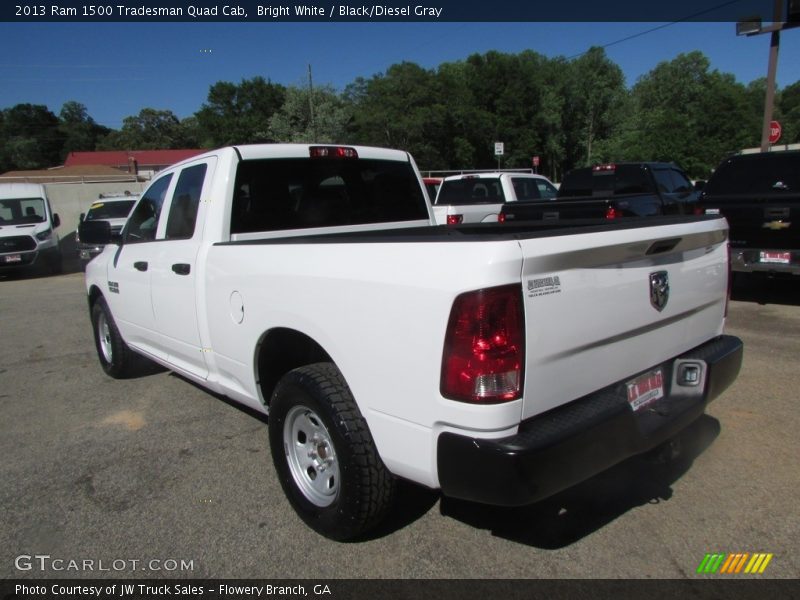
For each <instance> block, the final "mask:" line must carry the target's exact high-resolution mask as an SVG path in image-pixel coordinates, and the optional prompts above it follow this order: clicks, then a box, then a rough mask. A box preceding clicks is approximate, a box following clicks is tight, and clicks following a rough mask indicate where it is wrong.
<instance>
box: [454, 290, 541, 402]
mask: <svg viewBox="0 0 800 600" xmlns="http://www.w3.org/2000/svg"><path fill="white" fill-rule="evenodd" d="M524 361H525V320H524V317H523V313H522V291H521V288H520V286H519V284H514V285H506V286H502V287H496V288H488V289H484V290H478V291H475V292H467V293H465V294H461V295H460V296H458V297H457V298H456V299H455V301H454V302H453V308H452V309H451V311H450V320H449V322H448V324H447V334H446V336H445V341H444V354H443V356H442V379H441V392H442V395H443V396H444V397H445V398H450V399H451V400H460V401H462V402H476V403H482V404H491V403H498V402H508V401H510V400H516V399H517V398H520V397H522V376H523V364H524Z"/></svg>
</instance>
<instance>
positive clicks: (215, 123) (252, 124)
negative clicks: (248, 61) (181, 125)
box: [195, 77, 286, 147]
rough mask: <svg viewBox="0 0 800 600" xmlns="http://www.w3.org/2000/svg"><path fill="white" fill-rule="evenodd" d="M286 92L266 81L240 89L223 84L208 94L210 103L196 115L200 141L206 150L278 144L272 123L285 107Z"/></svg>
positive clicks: (248, 81) (259, 79)
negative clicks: (271, 127)
mask: <svg viewBox="0 0 800 600" xmlns="http://www.w3.org/2000/svg"><path fill="white" fill-rule="evenodd" d="M285 95H286V89H285V88H284V87H283V86H282V85H279V84H275V83H272V82H271V81H269V80H266V79H264V78H263V77H254V78H253V79H245V80H242V82H241V83H240V84H239V85H236V84H234V83H230V82H227V81H220V82H217V83H215V84H214V85H212V86H211V89H209V91H208V101H207V102H206V103H205V104H203V106H202V107H201V108H200V110H199V111H198V112H197V113H196V114H195V116H196V117H197V124H198V128H199V130H200V131H201V132H202V133H203V134H204V137H203V138H202V139H200V140H199V142H200V144H201V145H202V146H205V147H218V146H227V145H230V144H247V143H256V142H274V141H277V140H275V138H274V137H272V135H271V134H270V130H269V127H270V119H271V118H272V116H273V115H274V114H275V113H276V112H278V111H279V110H280V108H281V106H283V103H284V100H285Z"/></svg>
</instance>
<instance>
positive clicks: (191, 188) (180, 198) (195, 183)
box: [166, 164, 208, 240]
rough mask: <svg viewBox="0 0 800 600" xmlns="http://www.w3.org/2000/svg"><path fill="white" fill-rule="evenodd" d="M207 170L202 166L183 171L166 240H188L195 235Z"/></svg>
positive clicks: (172, 207) (170, 216) (168, 221)
mask: <svg viewBox="0 0 800 600" xmlns="http://www.w3.org/2000/svg"><path fill="white" fill-rule="evenodd" d="M207 168H208V166H207V165H206V164H201V165H196V166H194V167H189V168H186V169H184V170H183V171H181V174H180V176H179V177H178V183H177V184H176V185H175V194H174V196H173V197H172V204H171V205H170V209H169V217H168V218H167V232H166V239H168V240H188V239H190V238H191V237H192V236H193V235H194V227H195V222H196V221H197V209H198V207H199V206H200V193H201V192H202V191H203V181H205V177H206V169H207Z"/></svg>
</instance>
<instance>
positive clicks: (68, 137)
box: [59, 100, 111, 157]
mask: <svg viewBox="0 0 800 600" xmlns="http://www.w3.org/2000/svg"><path fill="white" fill-rule="evenodd" d="M59 120H60V121H61V125H60V130H61V133H63V134H64V145H63V147H62V149H61V154H62V157H66V155H67V154H69V153H70V152H79V151H92V150H94V149H95V148H96V147H97V142H98V140H100V139H102V138H103V137H105V136H107V135H108V134H109V133H111V130H110V129H109V128H108V127H103V126H102V125H98V124H97V123H95V121H94V119H92V117H90V116H89V113H88V111H87V109H86V107H85V106H84V105H83V104H81V103H80V102H75V101H74V100H70V101H68V102H65V103H64V105H63V106H62V107H61V112H60V113H59Z"/></svg>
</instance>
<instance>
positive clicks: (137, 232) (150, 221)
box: [125, 173, 172, 244]
mask: <svg viewBox="0 0 800 600" xmlns="http://www.w3.org/2000/svg"><path fill="white" fill-rule="evenodd" d="M170 181H172V174H171V173H170V174H169V175H166V176H164V177H162V178H161V179H157V180H156V181H155V182H153V184H152V185H151V186H150V187H149V188H147V191H146V192H145V193H144V196H142V199H141V200H139V203H138V204H137V205H136V208H134V209H133V212H132V213H131V216H130V218H129V219H128V225H127V227H126V233H125V243H126V244H130V243H136V242H149V241H150V240H154V239H155V238H156V229H158V220H159V217H160V216H161V206H162V205H163V204H164V196H166V194H167V189H168V188H169V182H170Z"/></svg>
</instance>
